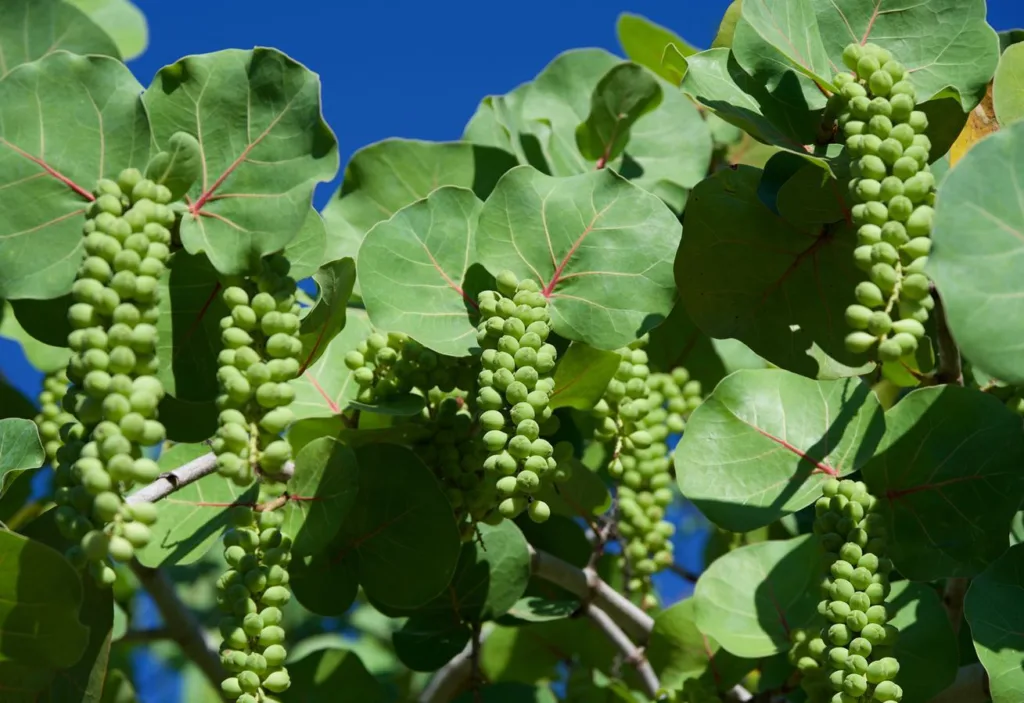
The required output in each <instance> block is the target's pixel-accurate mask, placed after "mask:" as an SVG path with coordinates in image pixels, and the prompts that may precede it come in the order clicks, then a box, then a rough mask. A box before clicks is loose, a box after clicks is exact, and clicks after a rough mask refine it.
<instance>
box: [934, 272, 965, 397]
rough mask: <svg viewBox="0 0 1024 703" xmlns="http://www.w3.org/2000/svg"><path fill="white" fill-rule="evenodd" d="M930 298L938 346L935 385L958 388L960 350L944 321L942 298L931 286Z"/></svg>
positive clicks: (960, 373)
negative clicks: (953, 385)
mask: <svg viewBox="0 0 1024 703" xmlns="http://www.w3.org/2000/svg"><path fill="white" fill-rule="evenodd" d="M931 293H932V298H933V299H934V300H935V309H934V310H933V311H932V312H933V313H934V315H935V343H936V344H937V345H938V353H939V366H938V368H937V369H936V370H935V382H936V383H951V384H956V385H958V386H962V385H963V384H964V372H963V367H962V365H961V363H960V349H959V348H958V347H957V346H956V341H955V340H954V339H953V333H952V332H950V331H949V323H948V321H947V320H946V308H945V306H944V305H943V304H942V297H941V296H939V292H938V291H937V290H936V289H935V284H934V283H933V284H931Z"/></svg>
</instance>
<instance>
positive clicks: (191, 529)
mask: <svg viewBox="0 0 1024 703" xmlns="http://www.w3.org/2000/svg"><path fill="white" fill-rule="evenodd" d="M209 452H210V448H209V447H208V446H207V445H206V444H176V445H174V446H173V447H171V448H170V449H168V450H167V451H166V452H164V453H163V454H162V455H161V456H160V459H159V461H157V464H158V465H159V466H160V468H161V469H162V470H163V471H172V470H174V469H176V468H178V467H179V466H182V465H183V464H185V463H187V462H189V461H192V460H193V459H197V458H198V457H200V456H203V455H205V454H209ZM257 490H258V489H257V487H256V486H253V487H252V488H249V489H248V490H246V489H245V488H242V487H241V486H238V485H237V484H235V482H234V481H231V480H230V479H226V478H224V477H223V476H220V475H219V474H216V473H212V474H210V475H208V476H204V477H203V478H201V479H199V480H198V481H193V482H192V483H190V484H188V485H187V486H185V487H183V488H181V489H180V490H178V491H175V492H174V493H173V494H171V495H170V496H168V497H167V498H164V499H163V500H161V501H159V502H157V503H156V508H157V514H158V515H159V517H158V519H157V521H156V524H155V525H153V527H152V528H151V529H152V532H153V537H152V539H151V540H150V541H149V544H147V545H146V546H145V547H144V548H142V549H139V550H136V553H135V555H136V557H137V558H138V560H139V562H140V563H142V565H143V566H149V567H152V568H156V567H158V566H172V565H174V564H181V565H184V564H192V563H194V562H196V561H198V560H200V559H202V558H203V557H204V556H205V555H206V553H207V552H209V551H210V550H211V549H212V548H213V547H214V546H215V545H216V544H217V543H218V541H219V540H220V536H221V534H222V533H223V532H224V530H225V529H226V528H227V527H228V526H229V525H230V524H231V522H230V518H229V513H230V510H231V506H232V504H234V503H236V502H241V503H255V501H256V494H257Z"/></svg>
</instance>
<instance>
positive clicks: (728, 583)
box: [693, 535, 822, 657]
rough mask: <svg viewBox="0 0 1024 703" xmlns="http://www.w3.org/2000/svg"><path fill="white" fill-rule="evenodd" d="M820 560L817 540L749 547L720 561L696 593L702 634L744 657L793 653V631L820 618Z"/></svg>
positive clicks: (702, 579) (807, 537) (806, 537)
mask: <svg viewBox="0 0 1024 703" xmlns="http://www.w3.org/2000/svg"><path fill="white" fill-rule="evenodd" d="M821 559H822V551H821V547H820V546H819V544H818V538H817V537H815V536H814V535H803V536H800V537H795V538H793V539H789V540H773V541H769V542H759V543H757V544H750V545H747V546H745V547H740V548H739V549H736V550H733V551H731V552H729V553H728V554H725V555H723V556H721V557H719V558H718V559H716V560H715V561H714V562H713V563H712V564H711V565H710V566H709V567H708V568H707V570H706V571H705V572H704V573H703V574H701V577H700V580H698V581H697V586H696V589H695V590H694V593H693V607H694V611H695V616H696V621H697V627H698V629H699V630H700V631H701V632H703V633H705V634H707V635H708V636H709V637H712V638H714V639H715V640H717V641H718V642H719V643H720V644H721V645H722V648H723V649H725V650H727V651H728V652H730V653H732V654H735V655H737V656H740V657H767V656H771V655H772V654H776V653H778V652H782V651H785V650H787V649H789V646H790V643H789V633H790V630H791V629H792V628H800V627H808V626H810V625H811V624H812V623H814V622H816V621H817V618H819V617H820V616H819V615H818V600H819V599H820V595H819V589H818V586H819V583H820V581H821V573H822V568H821Z"/></svg>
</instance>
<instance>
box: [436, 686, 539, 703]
mask: <svg viewBox="0 0 1024 703" xmlns="http://www.w3.org/2000/svg"><path fill="white" fill-rule="evenodd" d="M454 703H558V699H557V698H556V697H555V694H554V693H552V692H551V690H550V689H548V688H546V687H541V686H534V685H529V684H520V683H507V682H501V683H493V684H488V685H487V686H481V687H480V689H479V691H477V692H474V691H467V692H466V693H464V694H462V695H461V696H459V697H458V698H456V699H455V701H454Z"/></svg>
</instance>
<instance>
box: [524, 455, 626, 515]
mask: <svg viewBox="0 0 1024 703" xmlns="http://www.w3.org/2000/svg"><path fill="white" fill-rule="evenodd" d="M569 464H570V466H571V467H572V474H571V475H570V476H569V479H568V480H567V481H566V482H565V483H560V484H555V483H545V484H543V487H542V488H541V491H540V493H538V494H537V496H538V497H539V498H540V499H541V500H543V501H544V502H545V503H547V504H548V507H550V508H551V512H552V514H555V515H565V516H567V517H582V518H583V519H584V520H588V521H589V520H590V518H592V517H594V516H596V515H601V514H602V513H604V512H605V511H606V510H608V508H610V507H611V504H612V496H611V493H609V492H608V487H607V486H606V485H605V483H604V481H603V480H601V477H600V476H599V475H598V474H597V473H596V472H594V471H591V470H590V469H588V468H587V467H586V466H584V465H583V464H582V463H581V462H579V461H578V460H577V459H575V458H573V459H570V460H569Z"/></svg>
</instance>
